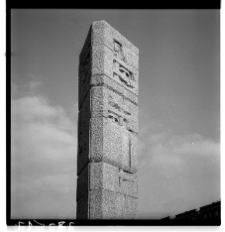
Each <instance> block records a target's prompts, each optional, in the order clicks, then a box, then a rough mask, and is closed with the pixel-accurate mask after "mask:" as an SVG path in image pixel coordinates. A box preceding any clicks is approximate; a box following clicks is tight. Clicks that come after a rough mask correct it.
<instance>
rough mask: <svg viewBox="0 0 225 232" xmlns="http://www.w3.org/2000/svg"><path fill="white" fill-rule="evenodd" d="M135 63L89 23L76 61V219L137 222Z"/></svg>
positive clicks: (102, 27)
mask: <svg viewBox="0 0 225 232" xmlns="http://www.w3.org/2000/svg"><path fill="white" fill-rule="evenodd" d="M138 58H139V50H138V49H137V48H136V47H135V46H134V45H133V44H132V43H131V42H129V41H128V40H127V39H126V38H125V37H124V36H122V35H121V34H120V33H119V32H118V31H116V30H115V29H113V28H112V27H111V26H110V25H109V24H108V23H106V22H105V21H97V22H94V23H92V25H91V27H90V29H89V32H88V35H87V38H86V40H85V43H84V46H83V48H82V50H81V53H80V58H79V59H80V60H79V62H80V63H79V120H78V168H77V175H78V181H77V219H135V218H137V213H138V211H137V210H138V179H137V178H138V176H137V168H138V166H137V165H138V163H137V162H138V160H137V144H138V77H139V72H138Z"/></svg>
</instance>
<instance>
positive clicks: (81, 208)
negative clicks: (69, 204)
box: [76, 198, 89, 220]
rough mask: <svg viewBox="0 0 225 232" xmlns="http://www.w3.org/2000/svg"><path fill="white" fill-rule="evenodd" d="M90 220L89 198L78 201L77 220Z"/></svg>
mask: <svg viewBox="0 0 225 232" xmlns="http://www.w3.org/2000/svg"><path fill="white" fill-rule="evenodd" d="M88 218H89V201H88V198H81V199H79V200H78V201H77V218H76V219H78V220H80V219H83V220H85V219H86V220H87V219H88Z"/></svg>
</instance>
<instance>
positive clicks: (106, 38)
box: [92, 20, 139, 56]
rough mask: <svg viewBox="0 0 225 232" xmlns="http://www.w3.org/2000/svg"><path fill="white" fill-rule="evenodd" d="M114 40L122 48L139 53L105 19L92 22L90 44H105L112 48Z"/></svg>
mask: <svg viewBox="0 0 225 232" xmlns="http://www.w3.org/2000/svg"><path fill="white" fill-rule="evenodd" d="M114 41H118V42H119V43H120V44H121V45H122V46H123V47H124V48H126V49H127V50H129V51H131V52H133V53H134V54H135V55H137V56H138V55H139V49H138V48H137V47H136V46H134V45H133V44H132V43H131V42H130V41H129V40H127V39H126V38H125V37H124V36H123V35H121V34H120V33H119V32H118V31H117V30H115V29H114V28H113V27H111V26H110V25H109V24H108V23H107V22H106V21H104V20H101V21H97V22H93V23H92V46H99V45H103V44H104V45H106V46H108V47H109V48H110V49H111V50H114Z"/></svg>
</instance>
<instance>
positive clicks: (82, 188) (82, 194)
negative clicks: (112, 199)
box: [76, 164, 89, 201]
mask: <svg viewBox="0 0 225 232" xmlns="http://www.w3.org/2000/svg"><path fill="white" fill-rule="evenodd" d="M88 191H89V167H88V164H87V165H86V167H85V168H84V169H83V170H82V172H81V173H80V174H79V176H78V178H77V196H76V198H77V201H79V200H80V199H82V198H85V199H87V198H88Z"/></svg>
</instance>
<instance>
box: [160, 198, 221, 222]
mask: <svg viewBox="0 0 225 232" xmlns="http://www.w3.org/2000/svg"><path fill="white" fill-rule="evenodd" d="M220 218H221V201H217V202H213V203H211V204H209V205H205V206H202V207H200V208H199V209H192V210H189V211H185V212H183V213H180V214H177V215H175V217H170V216H167V217H164V218H162V219H161V220H163V221H164V222H166V221H167V222H168V223H169V222H170V223H173V224H182V223H185V224H195V223H197V224H198V223H200V224H201V225H204V224H210V223H211V222H212V224H213V225H220V224H221V219H220Z"/></svg>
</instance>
